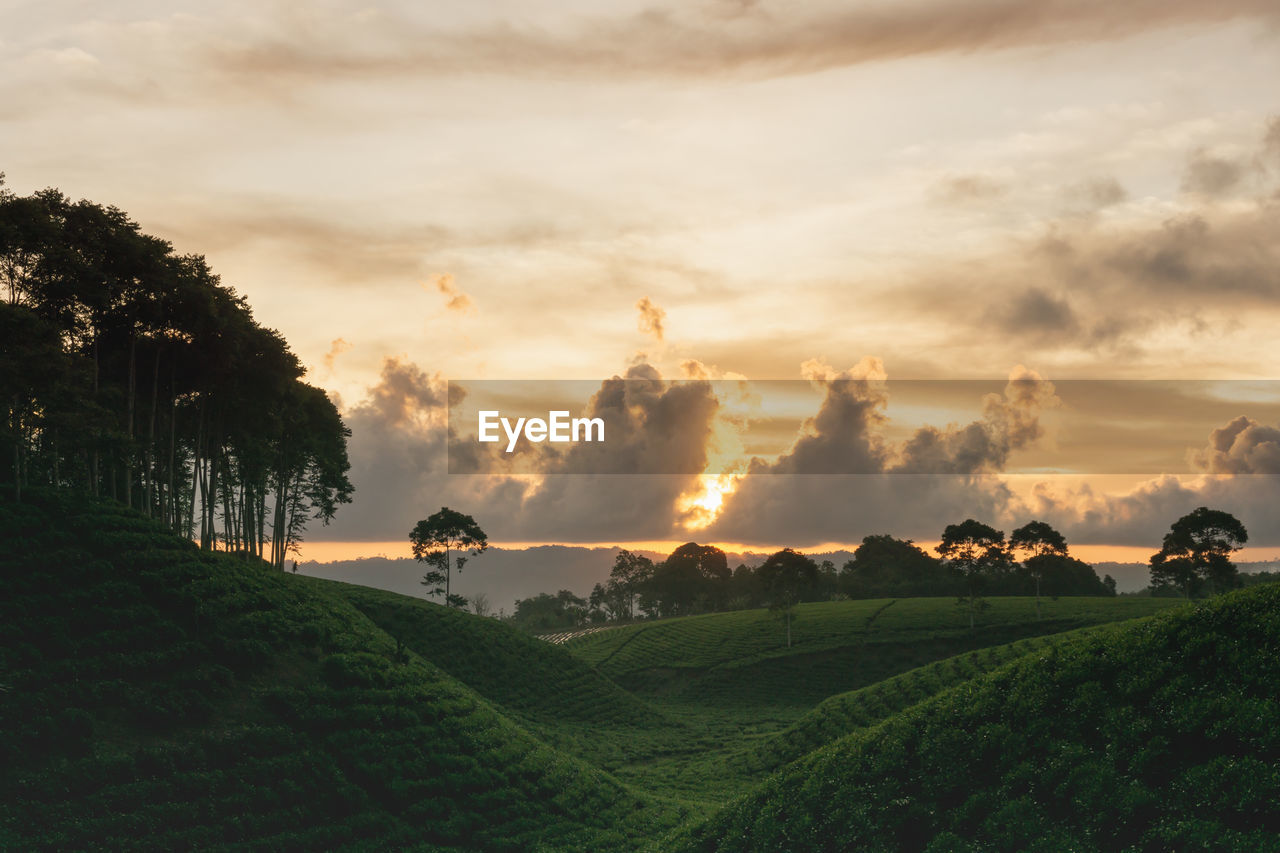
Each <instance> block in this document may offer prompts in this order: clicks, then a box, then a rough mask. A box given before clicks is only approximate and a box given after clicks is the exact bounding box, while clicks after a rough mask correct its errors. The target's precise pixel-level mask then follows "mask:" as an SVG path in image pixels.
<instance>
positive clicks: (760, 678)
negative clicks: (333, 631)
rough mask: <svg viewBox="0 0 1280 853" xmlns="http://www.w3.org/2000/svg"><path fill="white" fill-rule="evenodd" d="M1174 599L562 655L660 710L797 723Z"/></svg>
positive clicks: (850, 620)
mask: <svg viewBox="0 0 1280 853" xmlns="http://www.w3.org/2000/svg"><path fill="white" fill-rule="evenodd" d="M1177 604H1178V601H1177V600H1175V599H1156V598H1084V597H1081V598H1060V599H1058V600H1053V599H1044V600H1043V601H1042V607H1043V618H1039V619H1038V618H1036V613H1035V599H1033V598H992V599H990V607H989V609H987V610H985V611H984V612H983V613H982V614H981V616H980V619H979V622H978V625H977V627H976V628H975V629H974V630H973V631H970V630H969V627H968V616H967V613H966V612H965V610H964V608H962V607H958V606H957V605H956V602H955V599H953V598H906V599H897V600H893V599H881V600H870V601H865V600H864V601H838V602H822V603H815V604H803V605H800V606H799V607H798V608H797V613H796V617H795V620H794V622H793V625H792V638H793V642H792V645H791V647H790V648H788V647H787V646H786V644H785V633H784V629H783V626H782V623H781V622H780V621H779V619H778V617H777V616H775V615H774V614H771V613H769V612H768V611H766V610H746V611H737V612H732V613H715V614H709V615H705V616H692V617H685V618H680V619H667V620H662V621H658V622H652V623H642V624H638V625H630V626H626V627H621V628H617V629H614V630H610V631H602V632H600V633H596V634H590V635H587V636H584V637H579V638H576V639H574V640H571V641H569V642H568V643H566V644H565V646H566V648H568V649H569V651H571V652H572V653H573V654H574V655H576V656H578V657H579V658H581V659H582V660H583V661H585V662H587V663H589V664H593V665H594V666H596V667H597V668H598V669H599V670H600V672H602V673H604V674H606V675H608V676H609V677H610V678H612V679H613V680H614V681H616V682H617V683H618V684H620V685H621V686H622V687H624V688H626V689H628V690H631V691H633V692H636V693H638V694H639V695H641V696H645V697H649V698H651V699H656V700H659V701H662V702H667V703H674V702H678V703H684V704H692V705H702V706H711V705H714V706H715V707H716V708H718V709H744V710H747V711H749V712H751V713H753V714H757V715H761V714H763V715H764V716H767V717H770V718H773V719H777V718H779V717H783V718H794V717H796V716H798V715H799V714H802V713H804V712H805V711H807V710H808V709H809V708H811V707H813V706H814V705H815V704H817V703H818V702H821V701H822V700H824V699H826V698H827V697H829V696H832V695H834V694H837V693H843V692H846V691H849V690H855V689H858V688H860V687H864V686H866V685H869V684H874V683H876V682H878V681H881V680H883V679H885V678H889V677H891V676H894V675H897V674H898V673H901V672H905V671H907V670H910V669H914V668H916V667H918V666H922V665H924V664H927V663H930V662H932V661H935V660H940V659H943V658H947V657H952V656H954V655H957V654H961V653H964V652H967V651H971V650H974V649H980V648H986V647H988V646H993V645H1003V644H1007V643H1011V642H1014V641H1017V640H1019V639H1024V638H1027V637H1034V636H1043V635H1046V634H1054V633H1060V632H1063V631H1069V630H1074V629H1077V628H1081V627H1086V626H1089V625H1097V624H1104V623H1107V622H1114V621H1121V620H1125V619H1132V618H1135V617H1139V616H1146V615H1149V614H1151V613H1155V612H1158V611H1160V610H1163V609H1167V608H1169V607H1172V606H1177Z"/></svg>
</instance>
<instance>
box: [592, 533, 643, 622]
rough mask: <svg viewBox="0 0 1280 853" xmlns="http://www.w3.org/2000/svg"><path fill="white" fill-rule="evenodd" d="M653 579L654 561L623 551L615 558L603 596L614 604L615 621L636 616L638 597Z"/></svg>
mask: <svg viewBox="0 0 1280 853" xmlns="http://www.w3.org/2000/svg"><path fill="white" fill-rule="evenodd" d="M652 577H653V560H650V559H649V558H648V557H646V556H644V555H642V554H633V553H631V552H630V551H628V550H626V549H623V550H620V551H619V552H618V555H617V556H616V557H614V560H613V569H612V570H611V571H610V572H609V584H608V586H607V587H605V589H604V591H603V593H602V594H604V595H607V596H608V598H609V600H610V601H611V602H612V605H613V608H614V610H615V611H616V613H617V615H616V616H614V617H612V618H614V619H623V618H626V619H630V618H631V617H633V616H634V615H635V600H636V597H637V596H639V595H640V594H641V592H642V591H643V590H644V587H645V584H647V583H648V582H649V581H650V579H651V578H652Z"/></svg>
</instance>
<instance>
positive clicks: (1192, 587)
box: [1150, 506, 1249, 598]
mask: <svg viewBox="0 0 1280 853" xmlns="http://www.w3.org/2000/svg"><path fill="white" fill-rule="evenodd" d="M1248 541H1249V534H1248V532H1247V531H1246V530H1245V529H1244V525H1243V524H1241V523H1240V520H1239V519H1237V518H1236V517H1235V516H1234V515H1232V514H1231V513H1229V512H1224V511H1222V510H1217V509H1209V508H1208V507H1203V506H1202V507H1198V508H1196V509H1195V510H1193V511H1191V512H1189V513H1187V514H1186V515H1184V516H1182V518H1179V519H1178V520H1177V521H1175V522H1174V523H1173V525H1172V526H1171V527H1170V529H1169V532H1168V533H1166V534H1165V536H1164V544H1163V545H1162V546H1161V548H1160V550H1159V551H1158V552H1156V553H1155V554H1152V555H1151V561H1150V566H1151V585H1152V586H1153V587H1157V588H1158V587H1169V586H1172V587H1176V588H1178V589H1181V590H1182V593H1183V595H1185V596H1186V597H1187V598H1190V597H1192V596H1193V595H1195V594H1197V593H1198V592H1199V591H1201V590H1202V589H1203V588H1204V587H1205V586H1208V587H1209V591H1210V592H1222V591H1224V590H1228V589H1231V588H1233V587H1237V586H1239V585H1240V575H1239V572H1238V571H1237V570H1236V566H1235V563H1233V562H1231V558H1230V555H1231V553H1232V552H1234V551H1238V550H1239V549H1240V548H1242V547H1243V546H1244V545H1245V543H1247V542H1248Z"/></svg>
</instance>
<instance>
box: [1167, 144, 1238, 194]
mask: <svg viewBox="0 0 1280 853" xmlns="http://www.w3.org/2000/svg"><path fill="white" fill-rule="evenodd" d="M1244 176H1245V168H1244V166H1243V165H1241V164H1240V163H1238V162H1236V161H1235V160H1231V159H1228V158H1225V157H1214V156H1211V155H1209V154H1208V153H1206V152H1204V151H1197V152H1196V153H1195V154H1194V155H1192V157H1191V159H1190V161H1188V163H1187V167H1186V170H1185V171H1184V172H1183V174H1182V190H1183V192H1190V193H1199V194H1201V195H1205V196H1210V197H1217V196H1222V195H1226V194H1227V193H1229V192H1230V191H1231V190H1233V189H1235V188H1236V187H1237V186H1239V185H1240V183H1241V181H1243V180H1244Z"/></svg>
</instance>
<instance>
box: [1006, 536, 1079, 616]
mask: <svg viewBox="0 0 1280 853" xmlns="http://www.w3.org/2000/svg"><path fill="white" fill-rule="evenodd" d="M1009 549H1010V550H1011V551H1013V552H1014V553H1015V554H1022V555H1024V558H1023V561H1022V565H1023V567H1024V568H1025V569H1026V570H1027V574H1029V575H1030V576H1031V577H1032V578H1033V579H1034V580H1035V582H1036V618H1037V619H1039V618H1040V581H1041V579H1042V577H1043V576H1044V570H1045V562H1046V559H1045V558H1047V557H1065V556H1067V540H1066V539H1065V538H1064V537H1063V535H1062V534H1061V533H1059V532H1058V531H1057V530H1055V529H1054V528H1053V527H1052V526H1050V525H1049V524H1046V523H1045V522H1043V521H1028V522H1027V523H1026V524H1024V525H1022V526H1021V527H1019V528H1018V529H1017V530H1015V531H1013V533H1012V534H1011V535H1010V536H1009Z"/></svg>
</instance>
